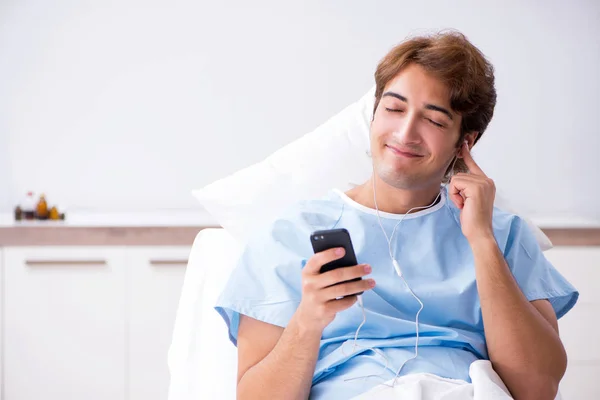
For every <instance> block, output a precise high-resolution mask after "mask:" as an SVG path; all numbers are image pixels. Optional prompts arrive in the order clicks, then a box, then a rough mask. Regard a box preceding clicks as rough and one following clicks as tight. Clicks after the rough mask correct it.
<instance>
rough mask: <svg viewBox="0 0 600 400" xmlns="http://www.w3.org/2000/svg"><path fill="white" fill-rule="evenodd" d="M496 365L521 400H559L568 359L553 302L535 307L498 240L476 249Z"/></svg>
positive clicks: (486, 240)
mask: <svg viewBox="0 0 600 400" xmlns="http://www.w3.org/2000/svg"><path fill="white" fill-rule="evenodd" d="M471 247H472V249H473V254H474V256H475V271H476V277H477V289H478V291H479V297H480V301H481V310H482V315H483V324H484V328H485V338H486V341H487V347H488V352H489V355H490V360H491V361H492V364H493V366H494V369H495V370H496V372H497V373H498V375H500V377H501V378H502V380H503V381H504V383H505V384H506V386H507V387H508V389H509V390H510V391H511V393H512V395H513V397H514V398H515V399H517V400H526V399H543V400H546V399H548V400H553V399H554V398H555V396H556V393H557V391H558V384H559V382H560V380H561V379H562V376H563V375H564V373H565V369H566V364H567V357H566V353H565V350H564V347H563V345H562V342H561V340H560V337H559V336H558V324H557V322H556V315H555V314H554V310H553V309H552V306H551V305H550V303H549V302H548V301H547V300H539V301H535V302H529V301H528V300H527V298H526V297H525V295H524V294H523V293H522V292H521V290H520V288H519V286H518V285H517V282H516V281H515V279H514V277H513V276H512V274H511V272H510V270H509V268H508V265H507V264H506V261H505V260H504V257H503V255H502V253H501V252H500V250H499V248H498V246H497V244H496V241H495V240H494V238H493V237H492V238H485V237H484V238H482V239H480V240H479V241H477V242H474V243H472V244H471Z"/></svg>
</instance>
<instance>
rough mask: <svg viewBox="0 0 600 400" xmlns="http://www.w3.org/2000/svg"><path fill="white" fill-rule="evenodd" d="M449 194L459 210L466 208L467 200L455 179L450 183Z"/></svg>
mask: <svg viewBox="0 0 600 400" xmlns="http://www.w3.org/2000/svg"><path fill="white" fill-rule="evenodd" d="M448 193H449V194H450V200H452V202H453V203H454V204H455V205H456V207H458V209H459V210H462V209H463V207H464V206H465V198H464V197H463V196H462V194H461V189H459V188H458V186H457V185H456V181H455V180H454V177H453V179H452V180H451V181H450V185H449V188H448Z"/></svg>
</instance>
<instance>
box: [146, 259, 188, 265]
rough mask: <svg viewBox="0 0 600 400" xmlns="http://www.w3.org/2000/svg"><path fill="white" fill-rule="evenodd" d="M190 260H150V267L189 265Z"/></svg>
mask: <svg viewBox="0 0 600 400" xmlns="http://www.w3.org/2000/svg"><path fill="white" fill-rule="evenodd" d="M187 263H188V260H150V265H187Z"/></svg>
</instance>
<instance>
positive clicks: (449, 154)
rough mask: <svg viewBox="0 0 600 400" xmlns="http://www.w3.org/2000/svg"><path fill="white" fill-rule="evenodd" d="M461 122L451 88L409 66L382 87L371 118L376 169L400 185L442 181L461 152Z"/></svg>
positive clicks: (421, 185) (413, 186) (419, 185)
mask: <svg viewBox="0 0 600 400" xmlns="http://www.w3.org/2000/svg"><path fill="white" fill-rule="evenodd" d="M460 125H461V116H460V115H459V114H457V113H455V112H454V111H452V110H451V108H450V93H449V91H448V88H447V87H446V86H445V85H444V84H443V83H442V82H440V81H439V80H437V79H436V78H434V77H433V76H431V75H429V74H428V73H427V72H426V71H425V70H424V69H423V68H422V67H421V66H419V65H417V64H410V65H408V66H406V67H405V68H404V69H402V71H401V72H400V73H399V74H398V75H397V76H396V77H395V78H394V79H392V80H391V81H390V82H389V83H388V84H387V85H386V87H385V88H384V90H383V95H382V97H381V101H380V102H379V105H378V106H377V110H375V116H374V119H373V122H372V123H371V153H372V155H373V161H374V164H375V173H376V174H377V175H378V176H379V177H380V178H381V179H382V180H383V181H384V182H386V183H387V184H389V185H391V186H394V187H396V188H399V189H422V188H427V187H428V186H431V185H439V183H440V182H441V180H442V178H443V176H444V173H445V172H446V170H447V168H448V166H449V165H450V164H451V163H452V162H453V161H454V156H455V155H456V153H457V147H456V146H457V141H458V139H459V136H460Z"/></svg>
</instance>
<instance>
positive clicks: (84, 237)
mask: <svg viewBox="0 0 600 400" xmlns="http://www.w3.org/2000/svg"><path fill="white" fill-rule="evenodd" d="M533 222H534V223H535V224H536V225H537V226H539V227H541V229H542V230H543V231H544V233H545V234H546V235H547V236H548V237H549V238H550V240H551V241H552V243H553V244H554V245H555V246H600V223H595V222H593V221H589V220H582V219H577V218H572V217H570V218H545V219H533ZM218 227H219V224H218V223H217V222H216V220H215V219H214V218H212V217H211V216H210V215H209V214H208V213H207V212H205V211H202V210H200V211H196V210H193V211H190V210H174V211H171V210H170V211H161V212H112V213H90V212H88V213H83V212H80V213H76V212H72V213H68V214H67V215H66V220H65V221H14V220H13V215H12V214H8V213H4V214H2V213H0V247H2V246H88V245H90V246H95V245H100V246H144V245H149V246H161V245H162V246H177V245H191V244H192V243H193V241H194V238H195V237H196V235H197V234H198V232H199V231H200V230H202V229H206V228H218Z"/></svg>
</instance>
